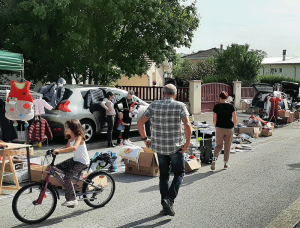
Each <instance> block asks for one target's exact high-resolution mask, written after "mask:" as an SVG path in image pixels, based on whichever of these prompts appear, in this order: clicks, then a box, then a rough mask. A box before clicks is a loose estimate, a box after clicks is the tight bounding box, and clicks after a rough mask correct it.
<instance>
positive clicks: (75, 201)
mask: <svg viewBox="0 0 300 228" xmlns="http://www.w3.org/2000/svg"><path fill="white" fill-rule="evenodd" d="M61 205H62V206H66V207H68V206H78V201H77V200H71V201H66V202H64V203H62V204H61Z"/></svg>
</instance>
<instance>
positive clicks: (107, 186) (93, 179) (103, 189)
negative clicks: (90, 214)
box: [82, 172, 115, 208]
mask: <svg viewBox="0 0 300 228" xmlns="http://www.w3.org/2000/svg"><path fill="white" fill-rule="evenodd" d="M86 180H87V181H89V182H90V183H91V184H93V185H94V186H97V187H94V186H92V185H89V184H86V183H84V184H83V186H82V193H89V194H87V195H84V196H83V198H84V202H85V203H86V204H87V205H89V206H90V207H94V208H98V207H103V206H104V205H105V204H107V203H108V202H109V201H110V200H111V198H112V197H113V195H114V193H115V180H114V179H113V178H112V176H111V175H109V174H108V173H105V172H95V173H92V174H90V175H89V176H88V177H87V178H86Z"/></svg>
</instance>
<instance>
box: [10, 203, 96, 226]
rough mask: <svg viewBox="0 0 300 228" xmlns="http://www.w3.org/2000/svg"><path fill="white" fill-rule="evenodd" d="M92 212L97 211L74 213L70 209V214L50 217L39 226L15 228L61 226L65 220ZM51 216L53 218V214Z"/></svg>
mask: <svg viewBox="0 0 300 228" xmlns="http://www.w3.org/2000/svg"><path fill="white" fill-rule="evenodd" d="M91 210H95V209H94V208H92V209H89V210H78V211H75V212H72V209H71V208H70V214H67V215H63V216H60V217H53V218H51V217H50V219H47V220H46V221H44V222H41V223H39V224H34V225H27V224H23V225H17V226H14V227H13V228H17V227H30V228H39V227H48V226H49V225H54V224H59V223H61V222H62V221H63V220H64V219H68V218H73V217H74V216H78V215H82V214H84V213H87V212H90V211H91ZM54 213H55V212H54ZM51 216H53V214H52V215H51Z"/></svg>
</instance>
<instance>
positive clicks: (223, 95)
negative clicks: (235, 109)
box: [219, 91, 228, 100]
mask: <svg viewBox="0 0 300 228" xmlns="http://www.w3.org/2000/svg"><path fill="white" fill-rule="evenodd" d="M219 97H220V98H221V99H223V100H226V99H227V98H228V93H227V92H226V91H222V92H221V93H220V95H219Z"/></svg>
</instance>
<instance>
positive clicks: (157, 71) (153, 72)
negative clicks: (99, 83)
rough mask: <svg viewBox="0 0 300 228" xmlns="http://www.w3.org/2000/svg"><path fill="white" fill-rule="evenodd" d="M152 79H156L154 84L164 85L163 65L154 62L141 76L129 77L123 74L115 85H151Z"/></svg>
mask: <svg viewBox="0 0 300 228" xmlns="http://www.w3.org/2000/svg"><path fill="white" fill-rule="evenodd" d="M153 81H156V86H158V87H162V86H164V82H165V80H164V67H163V66H162V65H159V67H157V66H156V65H155V64H153V65H152V67H151V68H150V69H149V70H148V71H147V74H144V75H143V76H142V77H139V76H137V75H136V76H134V77H132V78H131V79H129V78H127V77H125V76H123V77H122V78H121V79H120V80H118V81H117V82H116V83H114V84H115V85H120V86H153Z"/></svg>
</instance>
